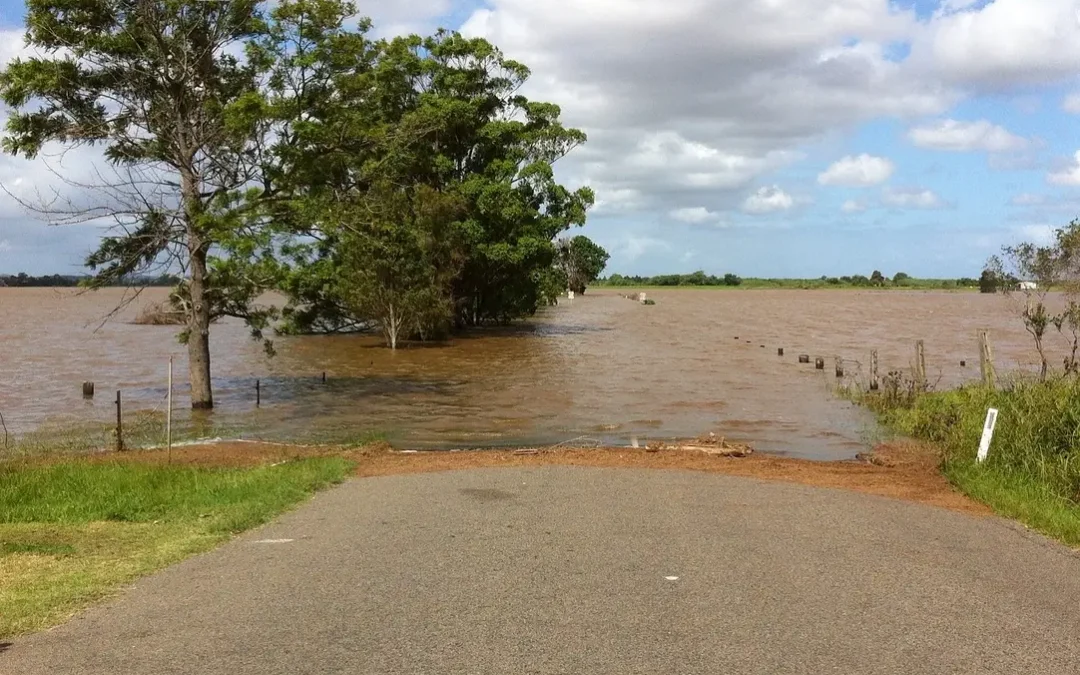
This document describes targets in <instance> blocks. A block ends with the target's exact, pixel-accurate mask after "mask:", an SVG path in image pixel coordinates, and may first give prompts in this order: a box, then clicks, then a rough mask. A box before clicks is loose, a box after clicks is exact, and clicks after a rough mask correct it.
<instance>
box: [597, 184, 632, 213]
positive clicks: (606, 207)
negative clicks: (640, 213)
mask: <svg viewBox="0 0 1080 675" xmlns="http://www.w3.org/2000/svg"><path fill="white" fill-rule="evenodd" d="M592 188H593V190H594V192H595V193H596V202H595V203H594V204H593V207H592V209H591V210H590V211H589V213H591V214H592V215H600V214H608V213H625V212H627V211H634V210H637V209H639V208H641V206H642V205H643V204H644V197H643V195H642V194H641V192H640V191H638V190H635V189H633V188H619V187H610V186H606V185H600V184H596V183H594V184H593V185H592Z"/></svg>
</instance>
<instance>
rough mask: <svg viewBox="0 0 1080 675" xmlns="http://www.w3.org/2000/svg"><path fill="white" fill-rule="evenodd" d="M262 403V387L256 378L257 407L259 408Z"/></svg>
mask: <svg viewBox="0 0 1080 675" xmlns="http://www.w3.org/2000/svg"><path fill="white" fill-rule="evenodd" d="M260 405H262V388H261V387H260V386H259V381H258V380H255V407H256V408H258V407H259V406H260Z"/></svg>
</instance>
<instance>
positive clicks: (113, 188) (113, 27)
mask: <svg viewBox="0 0 1080 675" xmlns="http://www.w3.org/2000/svg"><path fill="white" fill-rule="evenodd" d="M258 4H259V3H257V2H255V1H254V0H236V1H232V2H186V1H181V0H159V1H156V2H148V1H146V0H29V1H28V2H27V13H26V42H27V44H28V45H29V46H30V47H32V48H33V49H34V51H35V52H36V54H37V55H35V56H31V57H29V58H19V59H15V60H14V61H12V62H11V64H10V65H9V66H8V68H7V69H6V70H5V71H4V72H3V73H0V97H2V98H3V100H4V102H5V103H7V104H8V105H10V106H12V107H13V108H16V109H17V111H16V112H15V113H13V114H12V115H11V117H10V118H9V119H8V123H7V135H6V136H5V138H4V142H3V147H4V149H5V150H6V151H7V152H9V153H12V154H15V155H23V156H26V157H35V156H36V155H38V154H39V153H40V152H41V150H42V149H43V148H44V147H45V146H46V145H47V144H58V145H60V146H62V147H68V148H70V147H74V146H82V145H89V146H101V147H103V149H104V156H105V157H106V158H107V160H108V162H109V163H111V164H112V165H113V166H114V167H115V168H116V175H117V176H119V177H121V179H122V180H118V181H116V182H111V181H110V182H109V183H108V184H103V185H95V186H93V187H96V188H100V189H102V190H103V193H102V194H101V195H100V196H101V197H102V200H101V201H100V202H99V203H98V204H97V205H95V206H94V207H91V208H89V209H86V210H83V211H78V212H72V211H59V212H54V213H52V214H51V215H54V216H57V219H58V220H60V221H63V220H64V219H68V220H71V219H79V218H86V219H93V218H97V217H100V216H102V215H106V214H107V215H111V216H112V217H113V218H115V220H116V229H115V230H114V231H113V233H112V234H111V235H110V236H107V237H105V238H104V239H103V240H102V242H101V245H100V247H99V248H98V249H97V250H96V251H95V252H94V253H93V254H91V255H90V256H89V258H88V260H87V263H88V265H89V266H90V267H91V268H92V269H93V270H95V271H96V276H95V277H94V278H93V280H92V284H93V285H98V286H100V285H105V284H108V283H110V282H112V281H115V280H116V279H118V278H120V277H124V276H131V275H134V274H137V273H140V272H143V271H146V270H148V269H151V268H152V267H153V266H154V265H157V264H160V263H161V262H162V259H163V258H165V259H167V260H169V261H173V262H174V263H175V265H176V266H178V267H180V268H181V269H182V270H183V272H184V281H183V283H182V284H181V288H180V289H179V292H178V293H177V297H179V298H182V300H183V309H184V313H185V318H186V330H185V331H184V333H183V334H182V335H183V339H184V340H186V342H187V347H188V358H189V364H190V365H189V368H190V370H189V375H190V380H191V404H192V407H194V408H210V407H212V406H213V394H212V390H211V383H210V345H209V329H210V323H211V320H212V318H213V317H214V315H215V313H218V312H225V311H233V310H243V309H244V308H245V307H246V305H247V304H248V300H249V299H250V297H251V295H252V293H253V292H255V291H256V290H257V289H256V288H255V287H256V286H258V284H257V283H253V282H252V280H250V279H248V280H247V281H246V282H245V283H244V284H243V285H242V287H241V288H231V289H230V288H226V287H225V286H224V285H221V286H218V287H217V288H215V287H214V284H213V282H212V279H211V278H210V257H211V250H212V248H213V247H214V246H215V244H226V245H227V244H229V243H234V242H236V241H237V240H238V237H243V236H244V234H245V226H246V220H245V217H244V211H243V207H244V202H245V200H244V199H243V197H242V194H241V193H240V190H241V189H243V188H244V187H245V186H247V185H248V184H249V183H251V182H252V181H253V180H255V179H256V178H257V177H258V176H257V168H258V165H259V157H258V150H259V147H260V145H259V141H260V140H261V139H258V138H257V137H256V136H257V133H256V132H257V128H256V127H255V126H254V125H252V124H245V123H241V122H243V118H242V117H237V116H236V115H234V114H233V110H232V108H233V107H234V106H235V105H236V103H237V102H238V101H241V100H243V99H244V97H245V96H247V95H249V94H250V93H251V92H253V91H254V90H255V88H256V81H255V78H254V71H253V69H252V68H250V67H249V66H248V65H246V64H243V63H241V61H240V60H239V59H237V58H236V57H235V56H233V55H232V53H231V52H232V51H234V50H235V49H236V48H237V47H238V46H240V45H242V44H243V43H244V42H245V41H246V40H248V39H250V38H251V37H252V36H253V35H255V34H256V33H258V32H259V31H260V30H261V29H262V26H263V17H262V16H261V14H260V12H259V10H258ZM25 108H30V109H29V110H26V109H25ZM43 210H44V211H45V212H46V213H47V214H48V213H49V209H48V208H45V209H43Z"/></svg>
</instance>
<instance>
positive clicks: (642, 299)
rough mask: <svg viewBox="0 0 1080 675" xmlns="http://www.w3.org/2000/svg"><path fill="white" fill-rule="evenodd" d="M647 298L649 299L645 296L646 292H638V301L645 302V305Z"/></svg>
mask: <svg viewBox="0 0 1080 675" xmlns="http://www.w3.org/2000/svg"><path fill="white" fill-rule="evenodd" d="M646 299H647V298H646V296H645V294H644V293H638V295H637V301H638V302H640V303H641V304H643V305H644V304H645V300H646Z"/></svg>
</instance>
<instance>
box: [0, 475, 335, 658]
mask: <svg viewBox="0 0 1080 675" xmlns="http://www.w3.org/2000/svg"><path fill="white" fill-rule="evenodd" d="M351 466H352V465H351V463H350V462H348V461H347V460H346V459H344V458H341V457H315V458H308V459H299V460H293V461H286V462H284V463H279V464H273V465H270V464H266V465H262V466H255V467H244V468H211V467H205V466H201V467H192V466H175V465H173V466H165V465H160V464H147V463H139V462H129V461H123V462H121V461H116V462H89V461H64V462H59V463H48V464H42V463H8V464H4V465H0V638H7V637H11V636H14V635H19V634H22V633H27V632H32V631H36V630H41V629H44V628H47V627H49V626H52V625H55V624H57V623H60V622H62V621H63V620H65V619H66V618H67V617H69V616H70V615H71V614H73V613H74V612H76V611H78V610H79V609H82V608H83V607H86V606H87V605H88V604H90V603H92V602H94V601H95V600H98V599H101V598H102V597H105V596H107V595H109V594H111V593H113V592H115V591H116V590H117V589H119V588H120V587H122V586H123V585H124V584H126V583H129V582H130V581H132V580H134V579H136V578H138V577H140V576H142V575H144V574H147V573H149V572H153V571H154V570H157V569H160V568H162V567H165V566H167V565H170V564H172V563H175V562H177V561H179V560H182V559H184V558H186V557H188V556H190V555H192V554H195V553H199V552H202V551H206V550H208V549H210V548H212V547H213V546H215V545H216V544H219V543H220V542H222V541H224V540H226V539H228V538H229V536H230V535H232V534H233V533H236V532H241V531H243V530H246V529H249V528H251V527H254V526H256V525H259V524H262V523H264V522H266V521H267V520H269V519H270V518H271V517H273V516H275V515H277V514H279V513H281V512H282V511H283V510H285V509H287V508H289V507H290V506H293V505H294V504H296V503H298V502H300V501H302V500H303V499H305V498H307V497H308V496H309V495H311V494H312V493H314V492H315V491H316V490H318V489H320V488H323V487H325V486H327V485H329V484H331V483H334V482H338V481H340V480H342V479H343V478H344V477H345V476H346V475H347V474H348V473H349V471H350V469H351Z"/></svg>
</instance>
